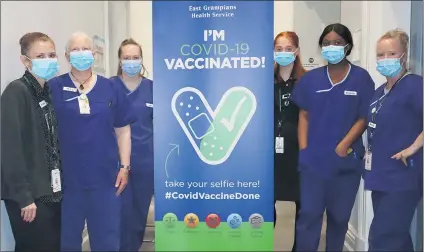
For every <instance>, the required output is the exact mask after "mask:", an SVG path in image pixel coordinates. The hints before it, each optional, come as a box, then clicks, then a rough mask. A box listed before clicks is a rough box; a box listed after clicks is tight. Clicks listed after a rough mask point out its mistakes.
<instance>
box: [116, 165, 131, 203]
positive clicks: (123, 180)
mask: <svg viewBox="0 0 424 252" xmlns="http://www.w3.org/2000/svg"><path fill="white" fill-rule="evenodd" d="M128 173H129V171H128V169H125V168H121V169H120V170H119V173H118V176H117V177H116V183H115V187H117V188H118V190H117V191H116V196H119V195H120V194H121V193H122V191H123V190H124V189H125V187H126V186H127V184H128Z"/></svg>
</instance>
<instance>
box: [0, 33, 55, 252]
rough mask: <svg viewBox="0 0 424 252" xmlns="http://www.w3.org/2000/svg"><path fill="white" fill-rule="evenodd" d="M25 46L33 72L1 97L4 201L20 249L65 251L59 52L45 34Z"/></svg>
mask: <svg viewBox="0 0 424 252" xmlns="http://www.w3.org/2000/svg"><path fill="white" fill-rule="evenodd" d="M19 42H20V45H21V61H22V63H23V65H24V66H25V68H26V69H27V70H26V71H25V74H24V75H23V76H22V77H21V78H19V79H17V80H14V81H12V82H11V83H10V84H9V85H8V86H7V87H6V89H5V90H4V92H3V94H2V96H1V156H2V159H1V186H2V190H1V198H2V200H4V203H5V206H6V210H7V213H8V215H9V220H10V224H11V227H12V233H13V236H14V238H15V251H60V222H61V219H60V207H61V206H60V202H61V198H62V194H61V176H60V158H59V150H58V142H57V123H56V116H55V112H54V110H53V106H52V104H51V99H50V93H49V87H48V86H47V82H46V81H47V80H48V79H50V78H52V77H54V76H55V75H56V73H57V72H58V70H59V65H58V63H57V57H56V49H55V45H54V43H53V41H52V39H51V38H49V37H48V36H47V35H45V34H43V33H39V32H33V33H27V34H25V35H24V36H23V37H22V38H21V39H20V41H19Z"/></svg>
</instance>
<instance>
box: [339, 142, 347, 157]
mask: <svg viewBox="0 0 424 252" xmlns="http://www.w3.org/2000/svg"><path fill="white" fill-rule="evenodd" d="M348 148H349V147H345V146H344V145H343V144H341V143H340V144H338V145H337V147H336V153H337V155H339V157H347V149H348Z"/></svg>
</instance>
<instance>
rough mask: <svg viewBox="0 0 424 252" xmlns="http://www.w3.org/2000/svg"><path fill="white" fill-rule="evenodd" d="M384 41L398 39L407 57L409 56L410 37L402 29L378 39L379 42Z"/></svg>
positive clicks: (392, 31)
mask: <svg viewBox="0 0 424 252" xmlns="http://www.w3.org/2000/svg"><path fill="white" fill-rule="evenodd" d="M383 39H397V40H398V41H399V42H400V45H401V46H402V49H403V52H404V53H405V56H406V57H407V56H408V51H409V36H408V34H407V33H406V32H404V31H403V30H401V29H394V30H390V31H388V32H386V33H385V34H384V35H383V36H381V37H380V38H379V39H378V42H379V43H380V41H382V40H383Z"/></svg>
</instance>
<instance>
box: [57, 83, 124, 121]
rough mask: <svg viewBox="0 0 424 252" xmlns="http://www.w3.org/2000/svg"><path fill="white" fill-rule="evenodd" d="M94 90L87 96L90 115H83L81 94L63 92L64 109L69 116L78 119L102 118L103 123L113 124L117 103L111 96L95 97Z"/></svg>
mask: <svg viewBox="0 0 424 252" xmlns="http://www.w3.org/2000/svg"><path fill="white" fill-rule="evenodd" d="M93 91H94V90H92V91H91V92H89V93H88V94H87V97H88V102H89V107H90V113H89V114H81V113H80V107H79V99H78V97H79V95H80V94H79V93H78V92H69V91H63V97H62V102H61V103H62V109H64V110H65V111H66V112H67V113H66V114H67V116H70V117H72V116H75V117H77V118H86V119H92V118H101V119H102V121H103V120H106V121H108V122H113V115H114V112H115V107H116V101H115V99H113V97H111V96H110V95H98V94H97V95H95V94H94V93H92V92H93Z"/></svg>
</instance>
